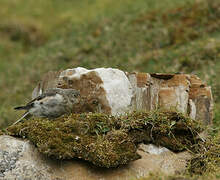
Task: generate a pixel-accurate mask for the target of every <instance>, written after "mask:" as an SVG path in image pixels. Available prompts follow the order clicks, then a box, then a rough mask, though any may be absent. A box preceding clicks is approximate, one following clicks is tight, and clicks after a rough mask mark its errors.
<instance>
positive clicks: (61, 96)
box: [13, 88, 80, 125]
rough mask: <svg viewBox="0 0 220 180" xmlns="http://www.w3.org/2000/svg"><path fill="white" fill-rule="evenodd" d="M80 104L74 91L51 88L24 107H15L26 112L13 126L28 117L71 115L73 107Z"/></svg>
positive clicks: (76, 92) (77, 93)
mask: <svg viewBox="0 0 220 180" xmlns="http://www.w3.org/2000/svg"><path fill="white" fill-rule="evenodd" d="M79 102H80V92H79V91H77V90H75V89H61V88H51V89H48V90H46V91H45V92H43V93H42V94H41V95H39V96H38V97H36V98H34V99H33V100H31V101H30V102H28V103H27V104H26V105H25V106H18V107H15V108H14V109H15V110H26V112H25V113H24V114H23V116H22V117H21V118H20V119H18V120H17V121H16V122H14V123H13V125H15V124H17V123H18V122H20V121H21V120H22V119H24V118H28V117H29V116H35V117H43V118H49V119H52V118H57V117H60V116H62V115H64V114H68V113H71V111H72V109H73V107H74V105H76V104H78V103H79Z"/></svg>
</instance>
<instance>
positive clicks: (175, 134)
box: [7, 110, 203, 167]
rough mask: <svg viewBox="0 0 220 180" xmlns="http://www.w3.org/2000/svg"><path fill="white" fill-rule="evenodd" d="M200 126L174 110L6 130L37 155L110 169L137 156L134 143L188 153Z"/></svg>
mask: <svg viewBox="0 0 220 180" xmlns="http://www.w3.org/2000/svg"><path fill="white" fill-rule="evenodd" d="M202 130H203V128H202V126H201V125H200V124H199V123H198V122H197V121H194V120H192V119H190V118H188V117H184V116H183V115H182V114H181V113H177V112H174V111H159V110H158V111H154V112H135V113H131V114H128V115H126V116H121V117H117V118H116V117H114V116H110V115H104V114H94V113H89V114H72V115H70V116H65V117H60V118H57V119H55V120H48V119H32V120H28V121H25V122H23V123H19V124H17V125H12V126H10V127H8V128H7V131H8V134H9V135H13V136H18V137H26V138H28V139H29V140H30V141H32V142H33V143H34V144H35V145H36V146H37V148H38V149H39V151H40V152H42V153H43V154H46V155H47V156H50V157H54V158H57V159H70V158H74V157H77V158H83V159H84V160H87V161H90V162H92V163H93V164H95V165H96V166H102V167H116V166H118V165H120V164H127V163H128V162H130V161H133V160H136V159H138V158H140V156H139V155H138V154H137V152H136V151H137V146H138V144H139V143H143V142H145V143H154V144H157V145H161V146H165V147H167V148H169V149H171V150H173V151H182V150H185V149H192V148H193V147H194V145H195V144H196V143H197V142H198V133H199V132H201V131H202Z"/></svg>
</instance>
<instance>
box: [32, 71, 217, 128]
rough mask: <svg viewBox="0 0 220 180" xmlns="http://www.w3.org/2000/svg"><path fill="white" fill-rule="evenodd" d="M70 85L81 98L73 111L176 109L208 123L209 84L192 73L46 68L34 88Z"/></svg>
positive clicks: (38, 90)
mask: <svg viewBox="0 0 220 180" xmlns="http://www.w3.org/2000/svg"><path fill="white" fill-rule="evenodd" d="M54 87H58V88H73V89H77V90H79V91H80V93H81V96H82V101H81V104H80V105H79V106H76V107H75V108H76V109H75V110H73V111H74V112H102V113H107V114H112V115H116V114H123V113H126V112H131V111H134V110H138V111H141V110H145V111H146V110H147V111H149V110H154V109H157V108H164V109H170V108H171V109H176V110H178V111H180V112H182V113H184V114H185V115H188V116H190V117H191V118H192V119H196V120H198V121H201V122H202V123H203V124H205V125H208V124H211V123H212V118H213V98H212V92H211V87H209V86H207V85H206V84H205V83H203V82H202V81H201V79H199V78H198V77H197V76H196V75H190V74H161V73H155V74H150V73H128V72H123V71H121V70H119V69H113V68H97V69H91V70H88V69H85V68H81V67H78V68H73V69H67V70H64V71H60V72H49V73H47V74H46V75H45V76H44V77H43V78H42V80H41V81H40V82H39V83H38V85H37V87H36V88H35V89H34V91H33V94H32V98H35V97H36V96H38V95H39V94H41V93H42V92H44V91H45V90H46V89H48V88H54Z"/></svg>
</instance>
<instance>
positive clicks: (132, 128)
mask: <svg viewBox="0 0 220 180" xmlns="http://www.w3.org/2000/svg"><path fill="white" fill-rule="evenodd" d="M117 123H118V124H119V126H121V128H122V129H125V130H126V132H127V133H128V134H129V135H130V136H131V137H132V139H133V140H134V141H135V142H136V143H139V142H145V143H153V144H156V145H161V146H164V147H167V148H169V149H171V150H173V151H182V150H184V149H191V148H192V146H193V145H194V144H195V143H196V142H197V136H198V133H199V132H201V131H203V130H204V128H203V127H202V125H201V124H200V123H199V122H197V121H194V120H192V119H190V118H189V117H186V116H184V115H183V114H182V113H179V112H175V111H158V110H156V111H151V112H136V113H132V114H129V115H128V116H126V117H124V118H123V119H121V120H120V121H117Z"/></svg>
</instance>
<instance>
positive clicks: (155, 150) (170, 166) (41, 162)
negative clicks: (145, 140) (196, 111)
mask: <svg viewBox="0 0 220 180" xmlns="http://www.w3.org/2000/svg"><path fill="white" fill-rule="evenodd" d="M138 153H139V154H140V155H141V156H142V158H141V159H139V160H137V161H134V162H131V163H130V164H128V165H125V166H119V167H117V168H109V169H103V168H98V167H95V166H93V165H91V164H90V163H88V162H85V161H80V160H59V161H58V160H54V159H51V158H47V157H46V156H42V154H41V153H39V152H38V151H37V149H36V148H35V147H34V146H33V144H32V143H30V142H29V141H27V140H21V139H17V138H14V137H11V136H6V135H2V136H0V162H1V163H0V179H18V180H19V179H21V180H22V179H31V180H41V179H42V180H47V179H48V180H52V179H57V180H61V179H62V180H83V179H88V180H97V179H105V180H113V179H118V180H120V179H132V178H140V177H144V176H147V175H148V174H149V173H150V172H157V171H158V172H163V173H165V174H174V173H176V172H180V171H183V170H184V169H185V167H186V163H187V159H189V158H190V157H191V156H190V154H189V153H188V152H181V153H173V152H171V151H170V150H168V149H166V148H164V147H157V146H154V145H152V144H149V145H145V144H141V145H140V147H139V149H138Z"/></svg>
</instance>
